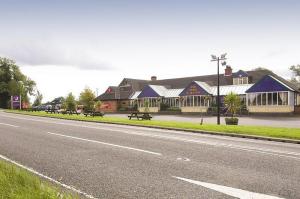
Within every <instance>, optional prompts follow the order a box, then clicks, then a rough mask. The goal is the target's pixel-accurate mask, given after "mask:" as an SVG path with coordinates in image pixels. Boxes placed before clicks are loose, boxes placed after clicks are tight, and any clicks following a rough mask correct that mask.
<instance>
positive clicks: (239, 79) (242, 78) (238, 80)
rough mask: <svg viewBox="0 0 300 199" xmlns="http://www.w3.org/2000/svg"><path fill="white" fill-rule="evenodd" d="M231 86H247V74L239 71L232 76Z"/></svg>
mask: <svg viewBox="0 0 300 199" xmlns="http://www.w3.org/2000/svg"><path fill="white" fill-rule="evenodd" d="M232 79H233V85H240V84H249V78H248V74H247V73H246V72H245V71H242V70H239V71H238V72H236V73H234V75H233V78H232Z"/></svg>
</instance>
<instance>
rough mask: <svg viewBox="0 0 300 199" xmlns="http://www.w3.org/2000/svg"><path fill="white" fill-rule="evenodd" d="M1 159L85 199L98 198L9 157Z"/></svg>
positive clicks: (2, 156)
mask: <svg viewBox="0 0 300 199" xmlns="http://www.w3.org/2000/svg"><path fill="white" fill-rule="evenodd" d="M0 158H1V159H3V160H5V161H7V162H10V163H12V164H14V165H16V166H18V167H21V168H22V169H25V170H27V171H29V172H31V173H34V174H35V175H38V176H39V177H41V178H44V179H46V180H48V181H50V182H52V183H55V184H57V185H59V186H62V187H64V188H66V189H69V190H71V191H74V192H76V193H78V194H80V195H83V196H85V197H87V198H89V199H97V198H95V197H94V196H92V195H90V194H87V193H85V192H83V191H81V190H79V189H76V188H74V187H72V186H70V185H66V184H64V183H62V182H59V181H57V180H55V179H53V178H51V177H48V176H46V175H44V174H42V173H40V172H38V171H36V170H34V169H32V168H29V167H26V166H24V165H22V164H20V163H18V162H16V161H14V160H11V159H9V158H8V157H6V156H4V155H1V154H0Z"/></svg>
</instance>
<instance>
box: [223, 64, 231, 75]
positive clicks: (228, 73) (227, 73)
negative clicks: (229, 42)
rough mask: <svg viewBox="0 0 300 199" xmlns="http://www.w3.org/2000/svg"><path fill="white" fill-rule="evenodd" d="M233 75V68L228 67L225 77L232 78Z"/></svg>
mask: <svg viewBox="0 0 300 199" xmlns="http://www.w3.org/2000/svg"><path fill="white" fill-rule="evenodd" d="M231 75H232V68H231V67H230V66H226V68H225V74H224V76H231Z"/></svg>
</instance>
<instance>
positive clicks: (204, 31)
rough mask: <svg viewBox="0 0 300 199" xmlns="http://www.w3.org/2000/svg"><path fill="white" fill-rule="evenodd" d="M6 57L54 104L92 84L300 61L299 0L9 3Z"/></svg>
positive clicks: (3, 41) (283, 70) (4, 22)
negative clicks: (220, 59)
mask: <svg viewBox="0 0 300 199" xmlns="http://www.w3.org/2000/svg"><path fill="white" fill-rule="evenodd" d="M0 3H1V5H0V7H1V12H0V24H1V25H0V32H1V33H0V56H5V57H8V58H11V59H14V60H15V61H16V62H17V64H18V65H19V66H20V67H21V70H22V71H23V72H24V73H25V74H26V75H28V76H30V77H31V78H32V79H33V80H35V81H36V82H37V86H38V89H39V90H40V91H41V92H42V94H43V95H44V101H47V100H52V99H53V98H55V97H58V96H66V95H67V93H68V92H73V93H74V94H76V95H77V96H78V94H79V93H80V91H81V90H82V89H84V87H85V86H89V87H90V88H92V89H93V90H95V92H96V89H97V88H98V90H99V94H100V93H101V92H103V91H104V90H105V89H106V88H107V87H108V86H110V85H118V84H119V83H120V81H121V80H122V78H124V77H130V78H138V79H150V76H152V75H156V76H157V77H158V79H163V78H173V77H184V76H195V75H205V74H213V73H216V63H212V62H210V55H211V54H217V55H219V54H221V53H223V52H227V54H228V55H227V56H228V64H230V65H231V66H232V67H233V69H234V71H237V70H239V69H244V70H250V69H253V68H256V67H266V68H269V69H271V70H273V71H274V72H276V73H277V74H279V75H281V76H283V77H289V76H290V75H291V74H290V72H289V70H288V68H289V66H291V65H294V64H300V26H299V20H300V12H299V10H300V1H297V0H294V1H292V0H281V1H279V0H272V1H271V0H249V1H246V0H245V1H240V0H226V1H225V0H219V1H218V0H207V1H202V0H195V1H191V0H181V1H178V0H136V1H134V0H132V1H130V0H120V1H115V0H109V1H106V0H105V1H104V0H103V1H101V0H69V1H68V0H51V1H50V0H49V1H46V0H45V1H40V0H39V1H33V0H27V1H22V0H19V1H15V0H6V1H5V0H4V1H3V0H0Z"/></svg>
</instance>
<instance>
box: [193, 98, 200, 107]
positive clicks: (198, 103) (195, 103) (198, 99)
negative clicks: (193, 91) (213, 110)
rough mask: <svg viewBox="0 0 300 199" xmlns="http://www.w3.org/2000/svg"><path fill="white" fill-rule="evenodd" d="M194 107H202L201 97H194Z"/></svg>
mask: <svg viewBox="0 0 300 199" xmlns="http://www.w3.org/2000/svg"><path fill="white" fill-rule="evenodd" d="M194 106H201V97H200V96H195V97H194Z"/></svg>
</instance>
